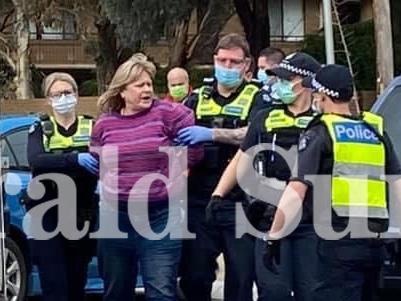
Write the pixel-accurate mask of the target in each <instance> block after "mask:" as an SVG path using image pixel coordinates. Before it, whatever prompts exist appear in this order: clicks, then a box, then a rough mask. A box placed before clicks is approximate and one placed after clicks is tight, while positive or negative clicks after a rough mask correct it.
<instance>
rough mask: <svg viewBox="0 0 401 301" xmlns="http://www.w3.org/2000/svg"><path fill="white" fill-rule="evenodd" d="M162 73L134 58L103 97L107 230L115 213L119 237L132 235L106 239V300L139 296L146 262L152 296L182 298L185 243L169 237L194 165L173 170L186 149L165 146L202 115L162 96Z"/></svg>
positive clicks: (194, 154) (196, 153) (102, 248)
mask: <svg viewBox="0 0 401 301" xmlns="http://www.w3.org/2000/svg"><path fill="white" fill-rule="evenodd" d="M155 73H156V68H155V66H154V65H153V64H152V63H151V62H149V61H148V60H147V58H146V56H144V55H143V54H135V55H133V56H132V57H131V58H130V59H129V60H128V61H126V62H125V63H124V64H122V65H121V66H120V67H119V68H118V70H117V71H116V73H115V75H114V77H113V79H112V81H111V83H110V86H109V88H108V90H107V91H106V92H105V93H104V94H103V95H102V96H101V97H100V98H99V102H98V105H99V107H100V110H101V112H102V113H103V114H102V115H101V116H100V118H99V119H98V121H97V122H96V124H95V127H94V129H93V131H92V139H91V151H92V152H94V153H97V154H98V155H99V157H100V181H101V185H100V187H101V191H100V193H101V205H100V208H101V209H100V222H99V224H100V228H99V232H101V229H102V227H104V228H107V231H110V228H113V227H112V226H111V224H112V223H111V220H112V219H111V218H110V219H107V216H108V215H109V216H110V217H111V216H118V228H116V229H119V230H120V231H121V232H122V233H121V232H118V230H117V232H118V233H117V234H124V235H125V236H126V237H125V238H108V239H104V238H100V239H99V241H98V250H99V267H100V273H101V276H102V278H103V280H104V284H105V293H104V299H103V300H106V301H111V300H113V301H114V300H115V301H117V300H118V301H120V300H133V299H132V298H133V295H134V289H135V280H136V277H137V273H138V267H139V266H140V271H141V274H142V277H143V281H144V286H145V294H146V300H151V301H162V300H163V301H170V300H176V278H177V268H178V264H179V260H180V253H181V241H180V240H179V239H172V238H171V237H170V234H168V235H162V234H164V233H166V232H168V231H170V232H171V233H172V231H174V230H177V229H176V228H177V227H178V226H177V224H174V222H175V221H176V219H175V217H177V215H176V214H173V213H172V211H173V210H172V208H173V207H177V206H172V205H173V204H177V203H179V201H180V200H181V198H180V197H178V195H180V193H181V195H182V192H184V193H186V191H185V190H181V188H182V184H183V183H182V182H183V180H185V179H186V178H185V177H184V176H182V174H185V170H186V168H187V166H185V168H183V169H181V171H180V172H177V171H176V172H174V171H172V169H173V168H169V163H170V165H171V161H173V165H174V166H172V167H174V169H177V168H178V169H179V166H178V165H181V163H182V162H183V160H182V158H180V159H179V162H178V163H180V164H177V156H178V154H181V153H182V152H174V153H173V154H171V153H170V154H169V153H168V151H166V150H163V149H159V148H160V147H169V146H170V147H171V146H173V140H174V138H175V137H176V134H177V132H178V131H179V130H180V129H182V128H185V127H188V126H191V125H193V124H194V116H193V114H192V112H191V110H189V109H187V108H186V107H184V106H182V105H180V104H175V103H171V102H167V101H161V100H156V99H154V95H153V86H152V80H153V78H154V75H155ZM169 157H170V160H169ZM201 157H202V150H201V149H200V148H192V149H189V150H188V165H189V166H191V165H192V164H194V163H196V162H197V161H199V160H200V159H201ZM174 159H175V161H174ZM152 177H153V179H150V178H152ZM146 180H148V181H146ZM146 182H149V183H146ZM177 187H180V188H177ZM172 188H176V189H174V193H172ZM169 203H170V211H169ZM116 209H117V210H116ZM116 211H117V213H116ZM128 212H129V214H128ZM113 213H114V215H113ZM105 216H106V218H105ZM105 220H106V223H105V222H104V221H105ZM148 220H149V221H148ZM105 224H106V225H105ZM138 225H139V226H138ZM142 225H143V227H142ZM147 225H149V226H150V227H149V226H148V227H146V226H147ZM172 225H173V226H172ZM174 225H176V228H174ZM166 226H167V228H168V229H165V228H166ZM104 228H103V229H104ZM173 228H174V229H173ZM147 230H148V231H147ZM149 230H150V232H152V233H155V235H154V236H152V235H151V234H152V233H150V232H149ZM107 231H106V232H107ZM146 231H147V232H146ZM144 233H145V234H144ZM146 233H150V234H149V235H147V234H146ZM113 234H114V233H113ZM158 234H160V235H158ZM176 234H177V231H176ZM100 236H101V235H100ZM117 236H118V235H117ZM114 237H116V236H114Z"/></svg>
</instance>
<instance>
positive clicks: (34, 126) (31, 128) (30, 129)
mask: <svg viewBox="0 0 401 301" xmlns="http://www.w3.org/2000/svg"><path fill="white" fill-rule="evenodd" d="M35 129H36V122H35V123H33V124H31V126H30V127H29V130H28V134H32V133H33V132H34V131H35Z"/></svg>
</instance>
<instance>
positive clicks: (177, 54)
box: [168, 16, 190, 69]
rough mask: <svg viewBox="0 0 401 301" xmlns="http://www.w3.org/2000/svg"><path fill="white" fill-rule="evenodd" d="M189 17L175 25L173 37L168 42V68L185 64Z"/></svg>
mask: <svg viewBox="0 0 401 301" xmlns="http://www.w3.org/2000/svg"><path fill="white" fill-rule="evenodd" d="M189 18H190V16H189V17H188V18H185V19H184V20H182V21H181V22H179V23H178V24H176V25H175V30H174V38H173V39H172V41H171V44H170V58H169V63H168V65H169V69H171V68H172V67H182V66H184V65H185V64H186V55H187V43H188V27H189Z"/></svg>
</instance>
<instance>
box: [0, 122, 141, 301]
mask: <svg viewBox="0 0 401 301" xmlns="http://www.w3.org/2000/svg"><path fill="white" fill-rule="evenodd" d="M37 120H38V116H36V115H28V116H27V115H25V116H22V115H19V116H17V115H8V116H7V115H6V116H0V147H1V166H2V178H3V189H2V191H3V192H2V194H3V195H2V199H1V200H0V201H3V202H4V204H5V207H6V208H7V211H8V212H9V225H8V232H7V235H6V240H5V245H6V252H5V258H6V290H7V296H8V300H12V301H22V300H25V296H33V295H40V294H41V290H40V282H39V275H38V272H37V269H36V267H35V266H34V265H32V264H31V262H30V260H29V258H30V257H29V247H28V243H27V237H26V235H25V233H24V232H23V230H22V219H23V217H24V215H25V212H26V210H25V207H24V204H23V198H24V195H25V193H26V189H27V186H28V183H29V181H30V180H31V178H32V175H31V172H30V169H29V165H28V160H27V142H28V130H29V128H30V126H31V125H32V124H33V123H34V122H35V121H37ZM86 290H87V293H101V292H102V291H103V281H102V280H101V279H100V278H99V275H98V269H97V258H96V257H95V258H93V260H92V262H91V263H90V265H89V269H88V281H87V285H86ZM137 290H138V291H139V292H141V291H143V284H142V279H141V277H140V276H138V279H137Z"/></svg>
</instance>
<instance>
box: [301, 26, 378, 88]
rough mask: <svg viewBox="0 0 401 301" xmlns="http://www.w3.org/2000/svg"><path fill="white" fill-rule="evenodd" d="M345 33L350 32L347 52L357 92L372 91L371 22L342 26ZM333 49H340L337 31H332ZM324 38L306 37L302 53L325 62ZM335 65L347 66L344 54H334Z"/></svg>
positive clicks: (374, 81) (373, 85)
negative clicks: (354, 72) (349, 54)
mask: <svg viewBox="0 0 401 301" xmlns="http://www.w3.org/2000/svg"><path fill="white" fill-rule="evenodd" d="M343 28H344V31H345V32H352V38H350V40H351V43H349V51H350V53H351V60H352V64H353V67H354V70H356V74H355V83H356V88H357V89H358V90H374V89H375V87H376V50H375V47H374V45H375V37H374V27H373V21H366V22H362V23H357V24H352V25H344V26H343ZM334 42H335V49H342V45H341V39H340V36H339V32H338V29H337V28H335V29H334ZM324 45H325V44H324V36H323V35H322V34H314V35H307V36H306V37H305V42H304V47H303V48H304V49H303V51H305V52H307V53H309V54H310V55H313V56H314V57H315V58H316V59H317V60H318V61H320V62H322V63H324V62H325V61H326V55H325V48H324ZM336 63H338V64H343V65H347V60H346V57H345V53H344V52H342V51H339V52H336Z"/></svg>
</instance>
